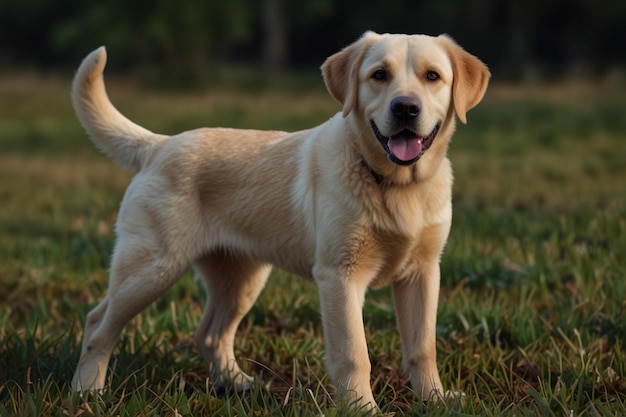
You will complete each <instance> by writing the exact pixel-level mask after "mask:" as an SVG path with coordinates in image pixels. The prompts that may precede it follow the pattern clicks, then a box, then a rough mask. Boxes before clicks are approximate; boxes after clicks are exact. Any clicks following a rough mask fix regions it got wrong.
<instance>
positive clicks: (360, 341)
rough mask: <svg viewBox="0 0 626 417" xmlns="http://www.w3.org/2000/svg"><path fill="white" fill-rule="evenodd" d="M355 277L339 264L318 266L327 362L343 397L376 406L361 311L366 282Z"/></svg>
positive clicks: (364, 404)
mask: <svg viewBox="0 0 626 417" xmlns="http://www.w3.org/2000/svg"><path fill="white" fill-rule="evenodd" d="M354 278H355V277H351V276H346V274H343V273H341V272H339V271H337V269H336V268H316V273H315V279H316V282H317V285H318V290H319V294H320V306H321V312H322V321H323V327H324V339H325V343H326V365H327V369H328V373H329V374H330V376H331V378H332V380H333V382H334V384H335V387H336V393H337V396H338V398H339V400H340V401H343V402H345V403H348V404H351V405H352V406H355V407H363V408H366V409H367V408H374V409H375V408H377V407H376V403H375V401H374V396H373V395H372V389H371V386H370V370H371V365H370V360H369V355H368V351H367V342H366V340H365V330H364V328H363V314H362V308H363V299H364V297H365V292H366V290H367V284H365V283H363V282H362V281H358V280H356V279H354Z"/></svg>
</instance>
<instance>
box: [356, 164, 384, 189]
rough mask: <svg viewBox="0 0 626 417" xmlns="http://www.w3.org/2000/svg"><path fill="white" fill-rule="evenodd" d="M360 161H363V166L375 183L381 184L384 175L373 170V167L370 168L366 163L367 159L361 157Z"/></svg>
mask: <svg viewBox="0 0 626 417" xmlns="http://www.w3.org/2000/svg"><path fill="white" fill-rule="evenodd" d="M361 162H363V166H364V167H365V168H366V169H367V170H368V171H369V173H370V174H371V175H372V177H373V178H374V181H376V184H377V185H381V184H382V183H383V181H384V180H385V177H383V176H382V175H381V174H379V173H378V172H376V171H375V170H374V168H372V167H371V166H370V164H368V163H367V161H366V160H365V159H361Z"/></svg>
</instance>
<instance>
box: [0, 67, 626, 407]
mask: <svg viewBox="0 0 626 417" xmlns="http://www.w3.org/2000/svg"><path fill="white" fill-rule="evenodd" d="M69 83H70V80H69V79H41V78H32V77H30V78H29V77H21V78H15V79H13V78H12V79H10V80H4V81H1V80H0V284H1V286H0V416H18V415H19V416H78V415H83V416H88V415H96V416H103V415H120V416H187V415H220V416H221V415H224V416H226V415H235V416H244V415H252V416H280V415H284V416H321V415H322V414H323V415H326V416H341V415H348V411H347V410H346V409H344V408H342V407H334V406H333V404H334V403H333V399H332V396H331V394H329V391H328V390H329V384H330V382H329V380H328V377H327V375H326V373H325V371H324V367H323V341H322V336H321V334H322V331H321V327H320V320H319V312H318V301H317V294H316V291H315V288H314V286H313V285H311V284H310V283H308V282H305V281H303V280H301V279H299V278H297V277H292V276H289V275H288V274H286V273H284V272H281V271H275V272H274V276H273V279H271V280H270V282H269V283H268V285H267V287H266V289H265V290H264V292H263V293H262V295H261V297H260V299H259V301H258V302H257V304H256V306H255V307H254V308H253V310H252V311H251V312H250V314H249V315H248V316H247V318H246V319H244V321H243V322H242V325H241V328H240V331H239V333H238V337H237V344H236V350H237V355H238V357H239V358H240V362H241V364H242V365H243V367H244V369H247V370H248V371H249V372H250V373H252V374H253V375H254V376H255V377H257V378H258V382H260V383H259V384H258V385H257V386H256V387H255V389H254V390H253V391H252V392H250V393H247V394H245V395H242V396H237V395H231V396H226V397H224V396H217V395H215V393H214V392H213V390H212V387H211V384H210V381H207V372H206V369H205V367H204V364H203V362H202V360H201V359H200V357H199V355H198V353H197V351H196V349H195V348H194V346H193V343H192V339H191V336H192V334H193V331H194V329H195V327H196V325H197V323H198V321H199V319H200V317H201V314H202V306H203V303H204V294H203V293H202V291H201V290H200V288H199V286H198V285H197V283H196V282H195V281H194V279H193V277H192V274H191V273H189V274H187V275H186V276H185V277H183V279H181V281H180V282H179V283H178V284H177V285H176V286H175V287H174V288H173V289H172V290H171V291H169V292H168V293H167V295H166V296H165V297H164V298H162V299H160V300H159V301H158V302H157V303H155V304H154V305H152V306H151V307H150V308H149V309H147V310H146V311H145V312H143V313H142V314H141V315H140V316H139V317H137V318H136V319H134V320H133V321H132V322H131V324H130V325H129V326H128V327H127V329H126V331H125V332H124V333H123V335H122V338H121V340H120V342H119V344H118V345H117V347H116V350H115V352H114V355H113V359H112V361H111V364H110V370H111V372H110V373H109V378H108V389H107V390H106V391H105V392H104V393H102V395H99V396H95V395H92V396H91V397H86V398H81V397H79V396H76V395H73V394H72V393H71V390H70V387H69V382H70V380H71V377H72V374H73V371H74V367H75V364H76V362H77V360H78V355H79V351H80V339H81V332H82V326H83V323H84V320H85V315H86V313H87V312H88V311H89V310H90V308H92V307H93V306H94V305H95V303H97V302H98V300H99V299H100V298H101V297H103V296H104V293H105V291H106V286H107V265H108V259H109V256H110V253H111V250H112V247H113V242H114V236H113V232H112V228H113V224H114V222H115V218H116V212H117V207H118V205H119V202H120V199H121V197H122V194H123V192H124V189H125V187H126V185H127V184H128V181H129V178H130V177H129V175H128V174H127V173H125V172H124V171H122V169H121V168H119V167H117V166H115V165H113V164H112V163H111V162H110V161H108V160H107V159H106V158H104V157H102V156H101V155H99V154H98V153H97V152H96V151H95V150H93V147H92V145H91V143H90V142H89V141H88V139H87V138H86V136H85V135H84V134H83V133H82V132H81V129H80V127H79V125H78V122H77V121H76V119H75V118H74V117H73V114H72V110H71V107H70V103H69ZM319 85H320V88H321V85H322V81H321V79H320V80H319ZM110 94H111V96H112V98H113V101H114V103H116V105H117V106H118V107H119V108H120V109H121V110H122V112H123V113H125V114H127V115H129V116H130V117H131V118H132V119H134V120H135V121H137V122H138V123H140V124H142V125H144V126H146V127H148V128H150V129H151V130H154V131H159V132H163V133H174V132H177V131H179V130H186V129H190V128H194V127H200V126H211V125H222V126H233V127H253V128H263V129H265V128H274V129H286V130H295V129H300V128H306V127H309V126H312V125H314V124H317V123H319V122H322V121H324V120H325V119H327V118H328V117H330V116H331V115H332V114H333V113H334V112H336V111H337V110H338V109H339V107H338V105H337V104H336V103H334V102H333V101H332V99H330V98H329V97H328V96H327V95H326V94H325V93H324V92H323V91H322V90H311V89H289V88H283V89H269V90H263V89H256V90H255V91H254V92H252V93H246V92H243V91H241V90H239V91H238V92H235V93H233V92H229V91H228V90H227V89H225V88H215V89H208V90H206V91H203V92H195V93H189V92H188V93H184V94H183V93H176V92H172V91H167V92H163V91H160V92H159V91H157V90H155V89H154V88H153V89H140V88H137V87H134V86H133V84H132V83H130V82H129V81H127V80H113V81H111V82H110ZM625 115H626V88H625V86H624V85H623V84H619V83H617V84H607V85H604V84H598V85H593V84H587V83H576V84H565V85H559V86H526V87H512V86H505V85H494V86H492V87H491V88H490V90H489V91H488V93H487V96H486V98H485V100H484V101H483V103H481V104H480V105H479V107H477V108H476V109H474V110H472V111H471V112H470V113H469V114H468V117H469V124H468V125H467V126H461V125H460V126H459V127H458V128H457V134H456V136H455V138H454V141H453V143H452V146H451V149H450V157H451V159H452V161H453V166H454V169H455V175H456V183H455V189H454V208H455V211H454V223H453V227H452V232H451V235H450V240H449V243H448V246H447V248H446V252H445V254H444V257H443V260H442V293H441V297H440V308H439V319H438V328H437V331H438V362H439V368H440V371H441V376H442V380H443V383H444V385H445V386H446V387H447V388H449V389H454V390H462V391H464V392H465V393H466V397H465V399H464V400H463V401H459V402H449V403H440V404H431V405H425V404H422V403H418V402H416V401H415V400H414V398H413V396H412V395H411V392H410V388H409V387H408V385H407V378H406V377H405V376H404V375H403V374H402V373H401V371H400V370H399V368H400V361H401V358H400V341H399V337H398V335H397V334H396V331H395V323H394V313H393V307H392V300H391V296H390V292H389V291H387V290H380V291H372V292H370V293H369V294H368V297H367V300H366V304H365V308H364V316H365V323H366V330H367V336H368V340H369V348H370V357H371V361H372V368H373V373H372V384H373V386H374V390H375V395H376V397H377V400H378V402H379V404H380V405H381V407H382V409H383V411H385V412H387V413H392V412H393V413H395V414H396V415H397V416H401V415H422V414H423V415H434V416H444V415H455V416H458V415H484V416H501V415H505V416H507V415H509V416H520V415H530V416H535V415H541V416H552V415H554V416H579V415H580V416H583V415H584V416H615V415H626V216H625V214H626V117H625Z"/></svg>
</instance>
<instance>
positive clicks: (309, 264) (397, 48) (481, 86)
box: [72, 32, 490, 409]
mask: <svg viewBox="0 0 626 417" xmlns="http://www.w3.org/2000/svg"><path fill="white" fill-rule="evenodd" d="M105 62H106V53H105V50H104V48H100V49H98V50H96V51H94V52H92V53H91V54H90V55H89V56H87V58H85V60H84V61H83V63H82V64H81V66H80V68H79V70H78V73H77V74H76V77H75V80H74V84H73V92H72V100H73V104H74V108H75V110H76V113H77V114H78V118H79V119H80V122H81V123H82V125H83V127H84V128H85V129H86V131H87V133H88V134H89V136H90V137H91V139H92V140H93V142H94V143H95V144H96V145H97V146H98V148H100V149H101V150H102V151H104V152H105V153H107V154H108V155H110V156H111V157H112V158H113V159H114V160H115V161H117V162H118V163H119V164H121V165H122V166H123V167H125V168H126V169H129V170H131V171H133V172H135V173H136V175H135V176H134V178H133V179H132V182H131V184H130V185H129V187H128V189H127V191H126V195H125V196H124V199H123V201H122V204H121V207H120V212H119V218H118V222H117V226H116V233H117V243H116V246H115V250H114V253H113V257H112V264H111V271H110V284H109V291H108V294H107V296H106V297H105V298H104V300H103V301H102V302H101V303H100V304H99V305H98V306H97V307H96V308H94V309H93V310H92V311H91V312H90V313H89V315H88V316H87V320H86V325H85V331H84V340H83V345H82V352H81V358H80V362H79V364H78V369H77V370H76V374H75V376H74V380H73V383H72V384H73V388H74V389H75V390H78V391H80V390H92V389H96V390H97V389H102V388H103V386H104V382H105V375H106V372H107V364H108V362H109V358H110V356H111V352H112V350H113V348H114V345H115V343H116V341H117V340H118V338H119V335H120V332H121V331H122V329H123V327H124V326H125V324H126V323H127V322H128V321H129V320H130V319H131V318H132V317H133V316H135V315H136V314H138V313H139V312H140V311H142V310H143V309H144V308H145V307H146V306H148V305H149V304H150V303H152V302H153V301H154V300H155V299H156V298H157V297H159V296H160V295H162V294H163V293H164V292H165V291H166V290H167V289H168V288H169V287H170V286H171V285H172V284H173V283H174V282H175V281H176V280H177V279H178V278H179V277H180V276H181V275H182V274H183V273H184V272H185V271H186V270H187V269H188V268H189V267H190V266H192V265H193V266H194V267H195V268H196V269H197V271H198V273H199V275H200V276H201V277H202V279H203V281H204V283H205V284H206V289H207V294H208V296H207V298H208V300H207V304H206V311H205V314H204V317H203V319H202V321H201V323H200V325H199V327H198V329H197V331H196V333H195V341H196V343H197V345H198V347H199V349H200V350H201V351H202V354H203V355H204V358H205V359H206V361H207V363H208V367H209V371H210V375H211V378H212V382H213V384H215V385H216V386H229V387H234V388H235V389H237V390H244V389H247V388H249V384H250V382H251V377H250V376H248V375H246V374H245V373H244V372H243V371H242V370H241V369H240V368H239V366H238V365H237V362H236V360H235V355H234V352H233V343H234V337H235V331H236V329H237V326H238V324H239V322H240V320H241V319H242V317H243V316H244V315H245V314H246V313H247V312H248V310H249V309H250V308H251V306H252V304H253V303H254V301H255V300H256V298H257V296H258V295H259V292H260V291H261V289H262V288H263V286H264V285H265V282H266V280H267V278H268V276H269V274H270V269H271V266H270V265H271V264H274V265H277V266H279V267H281V268H283V269H285V270H287V271H290V272H292V273H294V274H297V275H300V276H302V277H305V278H309V279H312V280H313V282H315V284H316V285H317V288H318V290H319V296H320V303H321V314H322V321H323V329H324V338H325V343H326V363H327V370H328V372H329V374H330V376H331V378H332V381H333V383H334V385H335V388H336V392H337V395H338V397H339V398H340V399H341V400H343V401H346V402H350V403H354V404H356V405H358V406H364V407H366V408H367V407H371V408H374V409H375V408H376V404H375V401H374V397H373V395H372V390H371V387H370V361H369V358H368V350H367V343H366V338H365V332H364V327H363V318H362V306H363V299H364V297H365V293H366V291H367V289H368V288H370V287H381V286H384V285H387V284H390V285H392V286H393V296H394V302H395V309H396V314H397V322H398V329H399V332H400V335H401V340H402V350H403V355H404V356H403V364H404V368H405V370H406V372H408V374H409V375H410V378H411V384H412V387H413V389H414V390H415V392H416V393H417V396H418V397H419V398H420V399H423V400H428V399H430V398H433V396H438V395H441V394H442V392H443V388H442V385H441V381H440V378H439V373H438V371H437V364H436V357H435V356H436V347H435V337H436V335H435V323H436V316H437V301H438V295H439V280H440V277H439V275H440V273H439V258H440V256H441V253H442V249H443V247H444V245H445V242H446V239H447V237H448V232H449V229H450V221H451V217H452V207H451V187H452V171H451V168H450V161H449V160H448V159H447V157H446V151H447V148H448V143H449V141H450V137H451V135H452V133H453V131H454V128H455V114H456V117H458V119H459V120H460V121H461V122H463V123H465V122H466V116H465V115H466V112H467V111H468V110H469V109H470V108H472V107H473V106H475V105H476V104H477V103H478V102H479V101H480V100H481V99H482V97H483V94H484V93H485V89H486V88H487V83H488V80H489V77H490V74H489V71H488V70H487V67H486V66H485V65H484V64H483V63H482V62H481V61H479V60H478V59H477V58H475V57H474V56H472V55H470V54H469V53H467V52H465V51H464V50H463V49H462V48H461V47H459V46H458V45H457V44H456V43H455V42H454V41H452V40H451V39H450V38H449V37H447V36H439V37H430V36H424V35H410V36H408V35H389V34H384V35H379V34H376V33H372V32H368V33H365V34H364V35H363V36H362V37H361V38H360V39H359V40H357V41H356V42H355V43H353V44H351V45H349V46H348V47H346V48H345V49H343V50H342V51H340V52H338V53H336V54H335V55H332V56H331V57H330V58H328V60H327V61H326V62H325V63H324V64H323V66H322V72H323V76H324V81H325V83H326V86H327V88H328V91H329V92H330V94H331V95H332V96H333V97H334V98H336V99H337V100H338V101H339V102H340V103H341V104H342V105H343V111H342V112H341V113H338V114H337V115H335V116H334V117H332V118H331V119H330V120H328V121H327V122H325V123H324V124H322V125H320V126H317V127H314V128H312V129H309V130H304V131H300V132H295V133H285V132H276V131H258V130H238V129H226V128H205V129H198V130H192V131H188V132H184V133H181V134H178V135H174V136H165V135H160V134H155V133H152V132H151V131H149V130H146V129H144V128H143V127H140V126H138V125H136V124H134V123H133V122H131V121H130V120H128V119H127V118H125V117H124V116H123V115H122V114H120V113H119V112H118V111H117V110H116V109H115V108H114V107H113V105H112V104H111V102H110V101H109V99H108V97H107V94H106V92H105V87H104V82H103V78H102V72H103V69H104V66H105Z"/></svg>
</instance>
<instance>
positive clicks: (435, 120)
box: [322, 32, 490, 166]
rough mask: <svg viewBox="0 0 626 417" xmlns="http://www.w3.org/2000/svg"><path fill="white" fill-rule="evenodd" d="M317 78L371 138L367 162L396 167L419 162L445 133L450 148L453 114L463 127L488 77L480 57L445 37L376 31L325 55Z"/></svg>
mask: <svg viewBox="0 0 626 417" xmlns="http://www.w3.org/2000/svg"><path fill="white" fill-rule="evenodd" d="M322 73H323V75H324V81H325V83H326V86H327V88H328V91H329V92H330V94H331V95H332V96H333V97H334V98H335V99H337V100H338V101H339V102H340V103H341V104H342V105H343V116H344V117H350V118H351V119H352V122H353V123H356V126H354V127H355V129H357V130H358V131H359V132H367V133H366V134H365V135H362V136H366V137H369V143H366V144H365V146H364V152H365V153H366V154H368V155H365V157H366V159H368V160H369V159H371V160H372V161H368V162H370V163H371V162H374V160H376V159H377V160H380V158H377V157H376V153H378V155H379V156H380V155H381V154H382V155H386V157H387V159H388V160H389V161H391V162H392V163H393V164H395V165H396V166H411V165H413V164H414V163H415V162H417V161H418V160H419V159H420V158H421V157H422V156H423V155H424V154H425V153H426V151H427V150H428V149H429V148H430V147H431V146H432V145H433V144H434V143H435V142H436V141H437V139H438V136H441V134H440V133H441V132H442V131H443V130H445V136H447V137H446V138H445V141H446V144H442V146H444V147H445V146H447V140H448V139H449V136H450V134H451V133H452V130H453V128H454V113H456V115H457V117H458V118H459V120H460V121H461V122H463V123H466V112H467V111H468V110H469V109H471V108H472V107H474V106H475V105H476V104H478V102H479V101H480V100H481V99H482V97H483V95H484V93H485V90H486V88H487V82H488V80H489V76H490V74H489V71H488V69H487V67H486V66H485V65H484V64H483V63H482V62H481V61H480V60H478V58H476V57H474V56H473V55H470V54H469V53H467V52H465V51H464V50H463V49H462V48H461V47H459V46H458V45H457V44H456V43H455V42H454V41H453V40H452V39H450V38H449V37H447V36H446V35H441V36H439V37H431V36H426V35H389V34H385V35H379V34H376V33H373V32H367V33H365V34H364V35H363V36H362V37H361V38H360V39H359V40H358V41H356V42H355V43H353V44H351V45H350V46H348V47H346V48H345V49H343V50H342V51H340V52H338V53H336V54H334V55H332V56H331V57H329V58H328V59H327V60H326V62H325V63H324V65H322ZM360 136H361V135H360ZM364 140H367V139H364ZM442 141H443V140H442Z"/></svg>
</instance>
